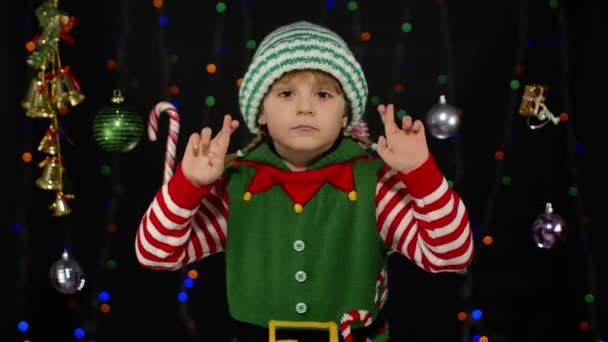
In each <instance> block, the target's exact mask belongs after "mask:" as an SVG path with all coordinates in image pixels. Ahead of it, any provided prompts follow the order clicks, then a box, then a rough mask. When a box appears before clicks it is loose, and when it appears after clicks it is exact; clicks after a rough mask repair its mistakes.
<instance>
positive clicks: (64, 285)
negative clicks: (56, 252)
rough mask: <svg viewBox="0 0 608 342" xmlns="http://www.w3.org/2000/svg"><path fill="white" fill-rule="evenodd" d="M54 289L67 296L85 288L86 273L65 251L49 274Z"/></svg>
mask: <svg viewBox="0 0 608 342" xmlns="http://www.w3.org/2000/svg"><path fill="white" fill-rule="evenodd" d="M49 276H50V278H51V284H52V285H53V287H54V288H55V289H56V290H57V291H59V292H61V293H65V294H72V293H75V292H78V291H80V290H82V288H83V287H84V282H85V279H84V272H83V271H82V268H81V267H80V265H79V264H78V262H77V261H76V260H74V259H73V258H71V257H70V255H69V254H68V252H67V251H65V250H64V251H63V253H62V254H61V258H60V259H59V260H57V261H55V262H54V263H53V266H51V271H50V272H49Z"/></svg>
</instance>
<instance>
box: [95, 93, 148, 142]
mask: <svg viewBox="0 0 608 342" xmlns="http://www.w3.org/2000/svg"><path fill="white" fill-rule="evenodd" d="M111 102H112V105H109V106H107V107H104V108H102V109H101V110H99V112H97V115H96V116H95V119H94V120H93V135H94V137H95V142H96V143H97V145H99V147H101V148H102V149H103V150H105V151H107V152H129V151H131V150H132V149H133V148H135V146H137V144H138V143H139V141H140V140H141V137H142V135H143V132H144V124H143V120H142V118H141V116H140V115H139V114H138V113H136V112H135V111H134V110H133V109H132V108H131V107H128V106H125V105H123V104H122V103H123V102H124V98H123V97H122V95H121V93H120V90H118V89H116V90H114V94H113V96H112V99H111Z"/></svg>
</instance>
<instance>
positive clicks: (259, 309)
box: [135, 22, 473, 341]
mask: <svg viewBox="0 0 608 342" xmlns="http://www.w3.org/2000/svg"><path fill="white" fill-rule="evenodd" d="M366 97H367V84H366V80H365V77H364V75H363V71H362V70H361V67H360V66H359V64H358V63H357V62H356V61H355V59H354V57H353V55H352V53H351V51H350V50H349V49H348V47H347V45H346V43H345V42H344V41H343V40H342V39H341V38H340V37H338V36H337V35H336V34H335V33H334V32H332V31H330V30H328V29H327V28H324V27H320V26H318V25H315V24H312V23H308V22H296V23H293V24H290V25H285V26H283V27H279V28H278V29H276V30H275V31H273V32H272V33H270V34H269V35H268V36H267V37H266V38H265V39H264V40H263V41H262V43H261V44H260V46H259V49H258V50H257V51H256V54H255V56H254V57H253V61H252V63H251V65H250V66H249V68H248V70H247V73H246V74H245V76H244V78H243V82H242V84H241V87H240V90H239V100H240V101H239V104H240V108H241V111H242V114H243V117H244V120H245V122H246V124H247V126H248V128H249V129H250V130H251V131H252V132H254V133H257V136H256V138H255V139H254V140H253V142H252V143H250V144H249V145H248V146H247V147H246V148H245V149H243V151H239V153H238V156H236V157H235V156H234V155H230V156H226V152H227V149H228V145H229V141H230V136H231V134H232V133H233V132H234V131H235V130H236V129H237V128H238V126H239V122H238V121H236V120H233V119H232V118H231V117H230V116H229V115H226V116H225V117H224V121H223V126H222V129H221V131H220V132H218V133H217V134H216V135H215V137H213V138H212V132H211V129H210V128H208V127H206V128H204V129H203V130H202V131H201V132H200V134H198V133H194V134H192V135H191V136H190V139H189V141H188V144H187V146H186V150H185V153H184V156H183V159H182V161H181V163H180V164H179V165H178V167H177V168H176V171H175V175H174V176H173V178H172V179H171V180H169V182H168V183H167V184H166V185H163V186H162V188H161V189H160V190H159V191H158V193H157V195H156V197H155V198H154V200H153V201H152V203H151V205H150V207H149V209H148V210H147V211H146V213H145V214H144V215H143V218H142V221H141V224H140V226H139V230H138V233H137V237H136V244H135V250H136V253H137V258H138V260H139V262H140V263H141V264H142V265H143V266H144V267H147V268H152V269H166V270H177V269H180V268H181V267H183V266H184V265H187V264H189V263H192V262H194V261H196V260H199V259H201V258H204V257H206V256H209V255H211V254H214V253H217V252H221V251H225V252H226V268H227V270H226V274H227V294H228V305H229V309H230V313H231V315H232V317H233V318H234V319H235V320H236V329H235V336H236V338H237V339H238V340H240V341H258V340H259V341H268V340H269V339H270V340H271V341H274V340H275V339H281V338H289V339H298V340H299V341H307V340H314V341H323V340H325V341H327V340H328V337H329V340H330V341H338V338H339V336H338V334H340V335H341V337H342V338H343V339H344V340H345V341H352V340H353V339H354V340H356V341H358V340H364V339H365V338H369V339H370V340H372V341H387V340H388V338H389V337H388V329H387V326H386V324H385V322H384V319H383V318H382V315H381V314H380V311H381V308H382V305H383V304H384V302H385V300H386V298H387V291H386V290H387V278H386V270H385V266H386V265H385V264H386V258H387V256H388V254H389V253H390V252H392V251H397V252H399V253H402V254H404V255H405V256H407V257H408V258H409V259H411V260H412V261H413V262H414V263H415V264H416V265H418V266H420V267H421V268H423V269H424V270H426V271H428V272H444V271H458V270H462V269H464V268H466V267H467V265H468V264H469V263H470V261H471V258H472V254H473V241H472V236H471V231H470V227H469V221H468V215H467V211H466V208H465V206H464V204H463V203H462V202H461V200H460V198H459V196H458V195H457V194H456V193H454V192H453V191H452V190H451V189H450V187H449V186H448V184H447V182H446V180H445V178H444V176H443V175H442V173H441V172H440V170H439V169H438V167H437V165H436V164H435V162H434V160H433V157H432V155H431V154H430V153H429V150H428V147H427V144H426V138H425V132H424V127H423V125H422V123H421V122H420V121H418V120H416V121H415V122H412V119H411V117H409V116H406V117H404V118H403V120H402V122H401V128H399V126H398V125H397V124H396V123H395V120H394V108H393V105H391V104H389V105H386V106H385V105H380V106H378V108H377V109H378V112H379V113H380V116H381V118H382V122H383V124H384V130H385V135H384V136H381V137H380V138H379V139H378V142H377V147H376V151H377V153H378V155H379V156H380V158H375V157H372V156H370V155H369V154H368V153H367V152H366V151H365V150H364V149H363V148H362V147H361V141H358V140H356V139H354V138H353V137H352V136H350V135H349V134H348V131H349V130H350V129H351V128H353V127H354V126H355V125H357V124H358V123H359V122H360V118H361V115H362V114H363V112H364V108H365V102H366ZM226 164H227V165H226ZM338 331H339V333H338Z"/></svg>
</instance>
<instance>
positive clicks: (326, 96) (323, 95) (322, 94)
mask: <svg viewBox="0 0 608 342" xmlns="http://www.w3.org/2000/svg"><path fill="white" fill-rule="evenodd" d="M317 96H318V97H319V98H321V99H329V98H331V97H332V94H330V93H328V92H326V91H320V92H318V93H317Z"/></svg>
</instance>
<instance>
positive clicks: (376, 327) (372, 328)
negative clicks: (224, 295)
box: [233, 315, 385, 342]
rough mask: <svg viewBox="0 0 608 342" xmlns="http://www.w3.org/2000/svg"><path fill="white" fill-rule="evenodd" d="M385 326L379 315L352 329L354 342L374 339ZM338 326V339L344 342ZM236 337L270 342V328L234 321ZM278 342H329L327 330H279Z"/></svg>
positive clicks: (250, 340) (245, 341)
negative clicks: (284, 341)
mask: <svg viewBox="0 0 608 342" xmlns="http://www.w3.org/2000/svg"><path fill="white" fill-rule="evenodd" d="M384 326H385V321H384V318H383V317H381V316H380V315H378V317H376V319H375V320H374V321H373V322H372V324H370V325H369V326H367V327H360V328H356V329H351V334H352V336H353V342H364V341H365V339H366V338H368V337H372V336H374V335H376V334H378V333H379V332H381V331H382V329H383V328H384ZM339 329H340V328H339V325H338V337H339V340H340V341H343V338H342V334H340V331H339ZM233 332H234V335H233V336H234V337H235V338H236V340H237V341H239V342H268V328H267V327H261V326H259V325H255V324H251V323H247V322H242V321H237V320H233ZM276 339H277V340H298V342H320V341H329V333H328V331H327V330H317V329H294V328H289V329H277V330H276Z"/></svg>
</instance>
